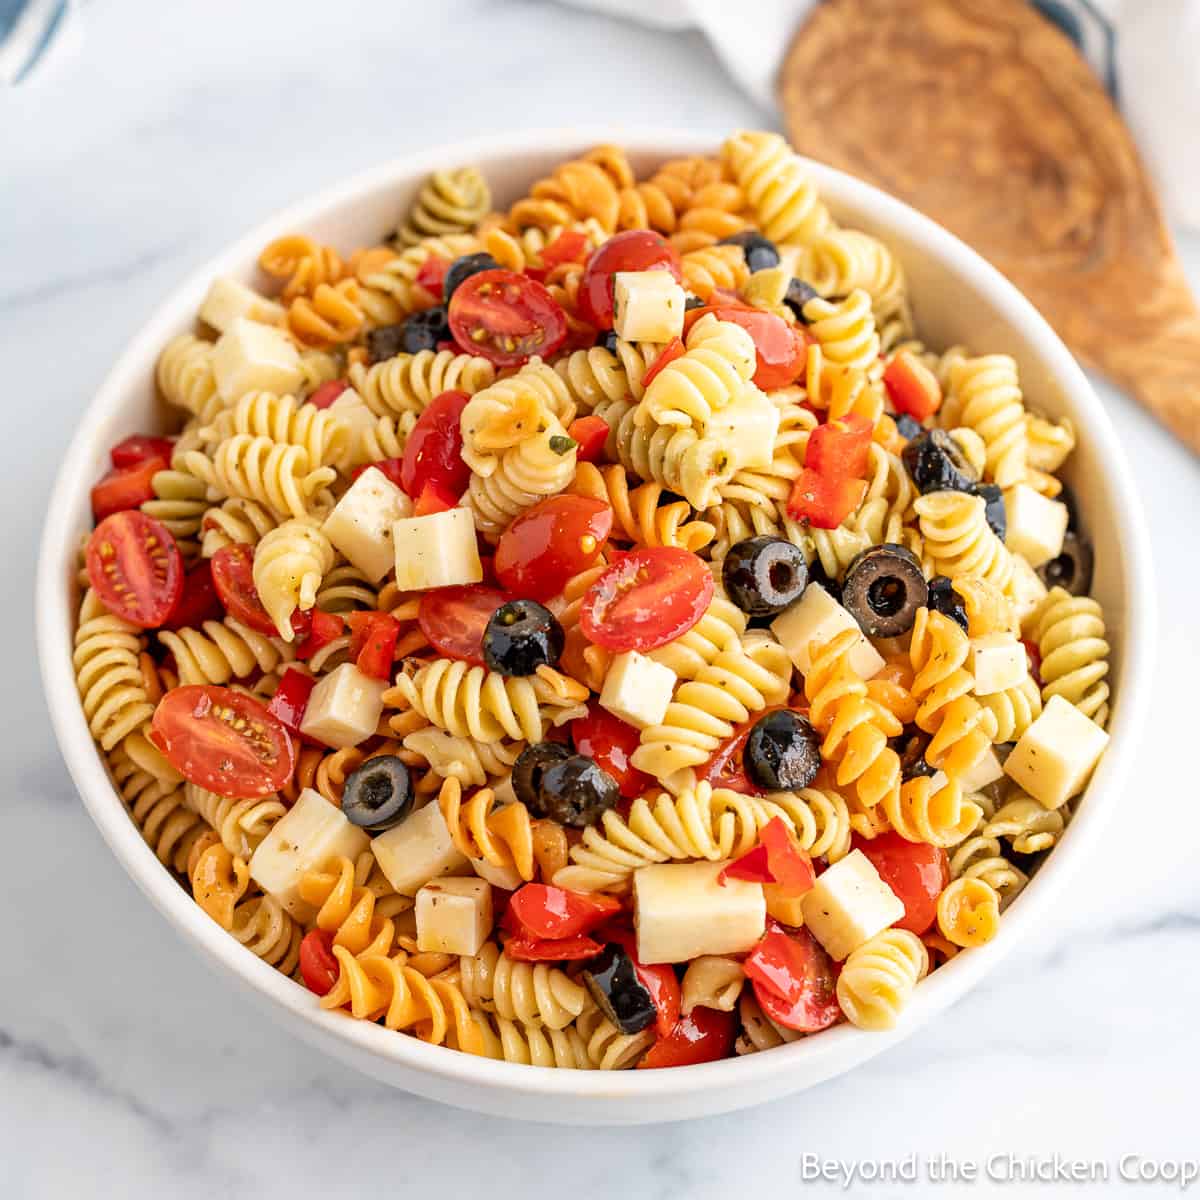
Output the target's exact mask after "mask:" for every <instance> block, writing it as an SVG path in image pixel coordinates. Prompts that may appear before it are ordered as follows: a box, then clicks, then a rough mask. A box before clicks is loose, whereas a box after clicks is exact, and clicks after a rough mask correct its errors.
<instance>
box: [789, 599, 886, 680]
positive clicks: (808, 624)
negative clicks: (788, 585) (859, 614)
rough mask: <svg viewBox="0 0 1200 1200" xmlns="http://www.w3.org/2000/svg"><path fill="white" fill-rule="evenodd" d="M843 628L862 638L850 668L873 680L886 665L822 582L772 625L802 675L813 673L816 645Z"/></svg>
mask: <svg viewBox="0 0 1200 1200" xmlns="http://www.w3.org/2000/svg"><path fill="white" fill-rule="evenodd" d="M843 629H853V630H855V631H856V632H857V633H858V638H859V640H858V641H857V642H856V643H855V645H854V648H853V649H852V650H851V651H850V654H849V656H848V661H849V663H850V666H851V667H853V668H854V670H855V671H856V672H857V673H858V674H859V675H861V676H862V678H863V679H870V678H871V676H872V675H874V674H876V673H877V672H878V671H879V669H880V668H881V667H882V666H883V658H882V656H881V655H880V653H879V651H878V650H876V649H875V647H874V646H872V645H871V643H870V642H869V641H867V639H866V635H865V634H864V633H863V631H862V630H861V629H860V628H859V624H858V622H857V621H856V620H855V619H854V618H853V617H852V616H851V615H850V614H849V613H848V612H847V611H846V610H845V609H844V608H843V607H842V606H841V605H840V604H839V603H838V602H837V601H836V600H835V599H834V598H833V597H832V596H831V595H830V594H829V593H828V592H827V591H826V590H825V589H824V588H823V587H822V586H821V585H820V584H819V583H810V584H809V585H808V587H806V588H805V589H804V594H803V595H802V596H801V597H800V599H799V600H797V601H795V602H794V603H792V604H790V605H788V607H787V608H785V609H784V610H783V612H781V613H780V614H779V616H777V617H776V618H775V620H774V621H772V622H771V632H772V633H773V634H774V635H775V636H776V638H778V639H779V642H780V643H781V645H782V646H783V648H784V649H785V650H786V651H787V652H788V656H789V657H790V658H791V660H792V662H793V663H795V664H796V666H797V668H798V669H799V670H800V673H801V674H802V675H807V674H808V672H809V671H810V670H812V654H811V647H812V644H813V642H817V643H820V644H821V645H824V644H825V643H826V642H828V641H829V640H830V639H831V638H833V637H835V636H836V635H837V634H839V633H841V632H842V630H843Z"/></svg>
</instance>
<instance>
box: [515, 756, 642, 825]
mask: <svg viewBox="0 0 1200 1200" xmlns="http://www.w3.org/2000/svg"><path fill="white" fill-rule="evenodd" d="M518 761H519V760H518ZM620 796H621V792H620V789H619V788H618V786H617V781H616V780H615V779H614V778H613V777H612V776H611V775H610V774H609V773H608V772H607V771H606V770H604V768H603V767H601V766H598V765H597V764H596V763H595V762H593V761H592V759H590V758H588V757H586V756H585V755H583V754H569V755H567V757H565V758H561V759H558V760H557V761H552V762H548V763H546V764H545V765H544V766H543V767H542V769H541V777H540V779H539V781H538V794H537V802H536V804H532V805H530V810H531V811H532V812H533V813H534V814H535V815H536V816H539V817H550V818H552V819H553V820H555V821H559V822H561V823H562V824H563V825H569V826H571V828H572V829H583V828H584V827H585V826H587V825H594V824H595V823H596V822H597V821H598V820H600V818H601V817H602V816H603V815H604V814H605V813H606V812H607V811H608V810H609V809H610V808H612V807H614V805H616V803H617V801H618V800H619V799H620Z"/></svg>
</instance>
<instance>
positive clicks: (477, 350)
mask: <svg viewBox="0 0 1200 1200" xmlns="http://www.w3.org/2000/svg"><path fill="white" fill-rule="evenodd" d="M449 318H450V332H451V333H453V334H454V340H455V341H456V342H457V343H458V345H459V348H460V349H461V350H462V351H463V352H464V353H465V354H481V355H482V356H483V357H484V358H486V359H488V361H489V362H494V363H495V364H496V366H498V367H515V366H517V365H518V364H520V363H523V362H524V361H525V360H526V359H527V358H529V357H530V356H531V355H534V354H540V355H541V356H542V357H543V358H549V357H550V355H552V354H553V353H554V352H555V351H556V350H557V349H558V348H559V347H560V346H561V345H562V344H563V342H564V340H565V339H566V336H567V315H566V313H564V312H563V310H562V308H561V306H560V305H559V303H558V301H557V300H555V299H554V297H553V296H552V295H551V294H550V293H549V291H547V289H546V288H545V287H544V286H543V285H542V284H540V283H538V281H537V280H536V279H530V278H529V277H528V276H527V275H518V274H517V273H516V272H515V271H506V270H504V269H503V268H497V269H495V270H491V271H480V272H478V273H477V274H475V275H472V276H471V277H470V278H469V279H467V280H465V281H464V282H463V283H460V284H459V285H458V287H456V288H455V289H454V295H453V296H451V297H450V306H449Z"/></svg>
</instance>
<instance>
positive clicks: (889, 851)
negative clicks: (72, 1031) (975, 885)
mask: <svg viewBox="0 0 1200 1200" xmlns="http://www.w3.org/2000/svg"><path fill="white" fill-rule="evenodd" d="M853 845H854V848H855V849H856V850H861V851H862V852H863V853H864V854H865V855H866V856H867V857H868V858H869V859H870V860H871V862H872V863H873V864H874V867H875V870H876V871H878V872H879V878H880V879H882V880H883V882H884V883H886V884H887V885H888V887H890V888H891V889H892V891H893V892H895V893H896V895H897V896H899V897H900V902H901V903H902V904H903V905H904V916H903V917H902V918H901V919H900V920H899V921H897V922H896V927H897V928H898V929H907V930H909V931H910V932H912V933H917V934H921V933H924V932H925V930H927V929H928V928H929V927H930V926H931V925H932V924H933V922H934V919H935V918H936V917H937V901H938V896H940V895H941V894H942V889H943V888H944V887H945V886H946V884H948V883H949V882H950V864H949V859H948V858H947V857H946V852H945V850H942V849H941V848H940V847H938V846H930V845H928V844H927V843H925V842H906V841H905V840H904V838H902V837H901V836H900V835H899V834H898V833H893V832H892V831H890V830H889V831H888V832H887V833H881V834H880V835H879V836H878V837H873V838H863V837H859V836H858V834H855V835H854V838H853Z"/></svg>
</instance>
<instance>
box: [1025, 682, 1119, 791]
mask: <svg viewBox="0 0 1200 1200" xmlns="http://www.w3.org/2000/svg"><path fill="white" fill-rule="evenodd" d="M1107 746H1108V734H1107V733H1105V732H1104V730H1103V729H1101V728H1100V726H1099V725H1097V724H1096V722H1095V721H1093V720H1092V719H1091V718H1090V717H1085V716H1084V715H1083V713H1081V712H1080V711H1079V709H1077V708H1076V707H1075V705H1073V704H1072V703H1071V702H1070V701H1069V700H1064V699H1063V698H1062V696H1051V697H1050V699H1049V700H1048V701H1047V703H1046V707H1045V708H1044V709H1042V715H1041V716H1040V717H1038V719H1037V720H1036V721H1034V723H1033V724H1032V725H1030V726H1029V728H1028V729H1027V730H1025V732H1024V733H1023V734H1022V735H1021V739H1020V741H1018V742H1017V744H1016V745H1015V746H1014V747H1013V752H1012V753H1011V754H1010V755H1009V756H1008V759H1007V761H1006V762H1005V764H1004V773H1005V774H1006V775H1007V776H1008V777H1009V778H1010V779H1015V780H1016V781H1017V783H1019V784H1020V785H1021V787H1023V788H1024V789H1025V790H1026V791H1027V792H1028V793H1029V794H1030V795H1031V796H1032V797H1033V798H1034V799H1035V800H1038V801H1039V802H1040V803H1041V804H1042V805H1043V806H1044V807H1046V808H1060V807H1061V806H1062V805H1064V804H1065V803H1066V802H1067V801H1068V800H1070V798H1071V797H1072V796H1075V795H1078V794H1079V793H1080V792H1081V791H1083V786H1084V784H1086V783H1087V781H1088V777H1089V776H1090V775H1091V773H1092V769H1093V768H1094V767H1095V765H1096V763H1097V762H1099V761H1100V756H1101V755H1102V754H1103V753H1104V750H1105V748H1106V747H1107Z"/></svg>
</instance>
